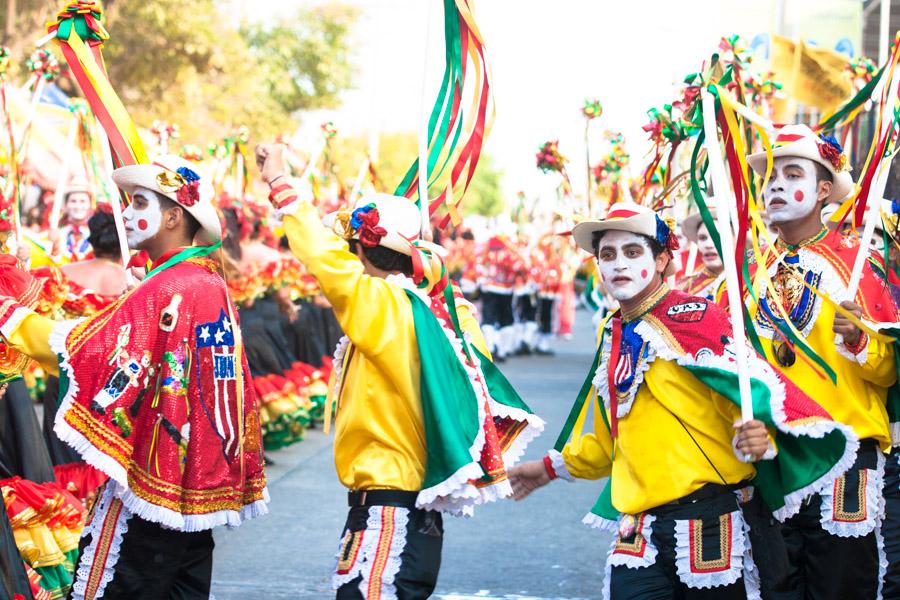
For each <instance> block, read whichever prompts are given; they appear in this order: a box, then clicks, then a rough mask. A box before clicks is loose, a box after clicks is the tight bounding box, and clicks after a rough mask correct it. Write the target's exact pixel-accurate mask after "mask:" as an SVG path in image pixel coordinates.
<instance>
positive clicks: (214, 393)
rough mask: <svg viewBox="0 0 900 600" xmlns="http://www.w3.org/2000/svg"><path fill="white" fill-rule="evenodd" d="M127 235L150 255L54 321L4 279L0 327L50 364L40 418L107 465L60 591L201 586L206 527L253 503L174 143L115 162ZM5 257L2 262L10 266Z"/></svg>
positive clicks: (259, 500)
mask: <svg viewBox="0 0 900 600" xmlns="http://www.w3.org/2000/svg"><path fill="white" fill-rule="evenodd" d="M113 179H114V180H115V181H116V183H117V185H118V186H119V187H120V188H122V189H123V190H124V191H126V192H127V193H129V194H130V195H131V197H132V204H131V205H130V206H129V207H128V208H127V209H126V211H125V212H124V215H123V216H124V220H125V227H126V234H127V237H128V242H129V246H130V247H131V248H133V249H136V250H143V251H146V252H147V254H148V255H149V257H150V259H151V260H152V261H153V265H154V268H153V269H152V270H151V271H150V272H149V273H148V275H147V277H146V278H145V279H144V281H143V282H142V283H141V285H139V286H138V287H137V288H135V289H133V290H132V291H130V292H128V293H127V294H126V295H125V296H123V297H122V299H120V300H119V301H118V302H116V303H114V304H112V305H111V306H109V307H107V308H106V309H104V310H103V311H101V312H100V313H98V314H97V315H95V316H93V317H91V318H88V319H86V320H81V321H66V322H62V323H59V324H56V323H54V322H52V321H50V320H48V319H46V318H44V317H41V316H39V315H37V314H35V313H33V312H32V311H30V310H29V309H27V308H25V307H23V306H22V305H20V304H19V303H18V302H17V301H16V299H17V297H18V296H17V294H15V291H14V290H12V289H10V288H11V287H12V286H8V285H3V284H4V281H6V280H9V279H12V278H11V277H7V276H6V275H8V274H4V273H3V272H2V270H0V334H2V335H3V338H4V340H5V341H6V342H7V343H8V344H9V345H10V346H11V347H13V348H14V349H16V350H19V351H21V352H23V353H25V354H27V355H29V356H31V357H32V358H34V359H36V360H38V361H39V362H40V363H41V364H42V365H44V366H45V367H46V368H47V369H48V370H50V371H51V372H55V371H57V364H58V371H59V374H60V399H61V404H60V408H59V412H58V414H57V418H56V423H55V426H54V430H55V432H56V433H57V435H58V436H59V437H60V438H61V439H62V440H63V441H64V442H66V443H68V444H69V445H71V446H72V447H73V448H74V449H75V450H76V451H77V452H79V453H80V454H81V455H82V457H83V458H84V459H85V460H86V461H87V462H88V463H90V464H92V465H94V466H95V467H97V468H98V469H100V470H102V471H103V472H104V473H106V474H107V475H108V476H109V477H110V481H109V483H108V484H107V485H106V487H105V489H104V490H103V491H102V493H101V494H100V495H99V497H98V501H97V504H96V505H95V507H94V510H93V514H92V517H91V520H90V522H89V523H88V525H87V526H86V529H85V537H84V538H82V543H81V559H80V561H79V565H78V571H77V579H76V582H75V584H74V585H73V588H72V597H73V598H78V599H80V598H88V599H89V598H101V597H106V598H128V599H129V600H131V599H144V598H146V599H148V600H150V599H153V600H158V599H161V598H176V597H177V598H208V597H209V588H210V580H211V576H212V550H213V546H214V544H213V538H212V531H211V530H212V528H214V527H217V526H221V525H228V526H231V527H234V526H237V525H239V524H240V523H241V522H242V521H243V520H245V519H249V518H253V517H255V516H259V515H261V514H264V513H265V512H266V502H267V499H268V496H267V492H266V487H265V475H264V473H263V460H262V448H261V439H260V427H259V416H258V406H257V400H256V396H255V393H254V391H253V386H252V379H251V378H250V374H249V370H248V367H247V362H246V360H245V358H244V356H243V354H242V347H241V341H240V330H239V328H238V326H237V321H236V319H235V317H234V314H235V311H234V308H233V306H232V304H231V301H230V299H229V297H228V294H227V291H226V287H225V282H224V280H223V279H222V277H221V276H220V275H219V273H218V269H217V264H216V262H215V261H213V260H212V259H211V258H209V256H208V255H209V254H210V253H211V252H212V251H213V250H214V249H215V248H217V247H218V245H219V244H218V243H215V244H214V245H212V246H192V245H191V243H192V241H193V239H194V237H195V235H196V234H198V232H199V233H200V234H201V235H205V236H206V237H207V238H210V239H211V240H213V241H214V242H218V241H219V240H220V239H221V230H220V226H219V221H218V217H217V216H216V213H215V209H214V208H213V207H212V205H211V204H210V202H209V200H208V197H211V195H210V196H208V197H203V193H202V192H204V191H205V190H204V189H203V188H202V187H201V183H200V178H199V176H198V175H197V174H196V173H194V172H193V171H192V170H190V168H188V167H187V166H186V163H184V162H183V161H181V159H178V158H176V157H161V158H158V159H157V160H156V162H154V163H153V164H150V165H135V166H130V167H124V168H122V169H118V170H116V171H115V172H114V173H113ZM6 268H7V269H8V268H11V267H9V266H8V265H7V266H6Z"/></svg>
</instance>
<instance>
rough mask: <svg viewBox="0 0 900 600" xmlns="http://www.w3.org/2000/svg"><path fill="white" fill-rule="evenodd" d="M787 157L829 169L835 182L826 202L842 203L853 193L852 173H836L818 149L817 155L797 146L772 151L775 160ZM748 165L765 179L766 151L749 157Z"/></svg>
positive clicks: (792, 145)
mask: <svg viewBox="0 0 900 600" xmlns="http://www.w3.org/2000/svg"><path fill="white" fill-rule="evenodd" d="M785 156H796V157H799V158H806V159H808V160H811V161H813V162H815V163H818V164H820V165H822V166H823V167H825V168H826V169H828V172H829V173H831V177H832V180H833V181H832V185H831V193H830V194H829V195H828V197H827V198H825V202H841V201H843V200H845V199H846V198H847V196H849V195H850V194H851V193H852V192H853V187H854V184H853V177H852V176H851V175H850V173H848V172H846V171H835V170H834V167H833V166H831V165H830V164H829V163H828V162H826V161H824V160H822V157H821V156H819V153H818V149H816V151H815V153H813V152H812V151H810V149H809V148H798V147H796V144H790V145H787V146H782V147H780V148H774V149H773V150H772V159H773V160H774V159H776V158H783V157H785ZM747 163H748V164H749V165H750V168H752V169H753V170H754V171H755V172H756V174H757V175H759V176H761V177H765V175H766V153H765V151H763V152H757V153H755V154H751V155H749V156H748V157H747Z"/></svg>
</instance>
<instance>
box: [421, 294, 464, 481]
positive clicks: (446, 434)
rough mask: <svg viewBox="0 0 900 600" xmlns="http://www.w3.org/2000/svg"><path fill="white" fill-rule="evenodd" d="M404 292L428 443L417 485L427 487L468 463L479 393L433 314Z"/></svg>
mask: <svg viewBox="0 0 900 600" xmlns="http://www.w3.org/2000/svg"><path fill="white" fill-rule="evenodd" d="M406 295H407V296H408V297H409V301H410V305H411V307H412V314H413V322H414V325H415V329H416V343H417V346H418V349H419V358H420V360H421V376H420V379H419V382H420V387H421V397H422V417H423V421H424V425H425V444H426V448H427V462H426V467H425V482H424V483H423V485H422V487H423V488H430V487H434V486H435V485H437V484H439V483H441V482H442V481H445V480H447V479H448V478H449V477H451V476H452V475H453V474H454V473H456V472H457V471H458V470H459V469H461V468H462V467H464V466H466V465H467V464H469V463H471V462H472V456H471V455H470V454H469V448H471V447H472V444H474V443H475V438H476V437H477V435H478V431H479V429H480V427H481V423H479V422H478V398H477V397H476V395H475V390H473V389H472V386H471V385H469V376H468V374H467V373H466V371H465V369H464V368H463V366H462V365H461V364H460V362H459V359H458V358H457V356H456V352H455V351H454V350H453V346H451V345H450V342H449V341H448V340H447V336H446V335H445V334H444V331H443V329H441V326H440V324H439V323H438V321H437V319H436V318H435V316H434V314H433V313H432V312H431V310H430V309H429V308H428V307H427V306H426V305H425V303H424V302H423V301H422V300H421V299H420V298H419V297H418V296H416V294H415V293H414V292H411V291H409V290H407V291H406Z"/></svg>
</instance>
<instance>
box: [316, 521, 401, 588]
mask: <svg viewBox="0 0 900 600" xmlns="http://www.w3.org/2000/svg"><path fill="white" fill-rule="evenodd" d="M386 508H389V507H386V506H370V507H369V518H368V519H367V520H366V529H365V533H364V534H363V538H362V541H361V542H360V547H359V550H358V551H357V555H356V560H355V562H354V563H353V566H352V567H351V568H350V570H349V571H348V572H347V573H346V574H343V575H338V574H337V569H336V568H335V573H334V575H332V578H331V586H332V588H333V589H335V590H337V589H339V588H340V587H341V586H342V585H345V584H348V583H350V582H351V581H353V580H354V579H356V578H357V577H359V576H360V575H362V581H360V583H359V590H360V592H362V595H363V597H364V598H365V597H367V596H368V588H369V581H370V580H371V578H372V567H373V566H375V565H374V564H373V561H374V559H375V555H376V553H377V552H378V542H379V539H380V537H381V530H382V521H383V513H384V510H385V509H386ZM390 508H393V510H394V524H393V526H394V534H393V536H392V537H391V547H390V550H388V558H387V562H386V563H385V567H384V571H382V574H381V597H382V598H384V599H385V600H396V598H397V587H396V586H395V585H394V578H395V577H396V576H397V573H399V572H400V567H401V564H402V562H401V560H400V556H401V555H402V554H403V550H404V549H405V548H406V533H407V525H408V523H409V509H408V508H402V507H390ZM340 550H341V549H340V548H339V549H338V552H339V553H340ZM337 558H338V560H340V556H338V557H337Z"/></svg>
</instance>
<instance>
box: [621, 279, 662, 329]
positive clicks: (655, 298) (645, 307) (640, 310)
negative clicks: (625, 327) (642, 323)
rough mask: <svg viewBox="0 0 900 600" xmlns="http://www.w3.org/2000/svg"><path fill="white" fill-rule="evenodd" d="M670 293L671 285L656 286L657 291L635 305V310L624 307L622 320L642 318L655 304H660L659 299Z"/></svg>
mask: <svg viewBox="0 0 900 600" xmlns="http://www.w3.org/2000/svg"><path fill="white" fill-rule="evenodd" d="M668 293H669V286H667V285H666V284H665V283H663V284H662V285H660V286H659V287H658V288H656V291H655V292H653V293H652V294H650V295H649V296H647V297H646V298H644V300H643V301H642V302H641V303H640V304H639V305H637V307H635V309H634V310H629V311H626V310H625V309H624V308H623V309H622V320H623V321H634V320H635V319H638V318H640V317H641V316H642V315H643V314H644V313H646V312H649V311H650V309H652V308H653V307H654V306H656V305H657V304H659V301H660V300H662V299H663V296H665V295H666V294H668Z"/></svg>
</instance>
